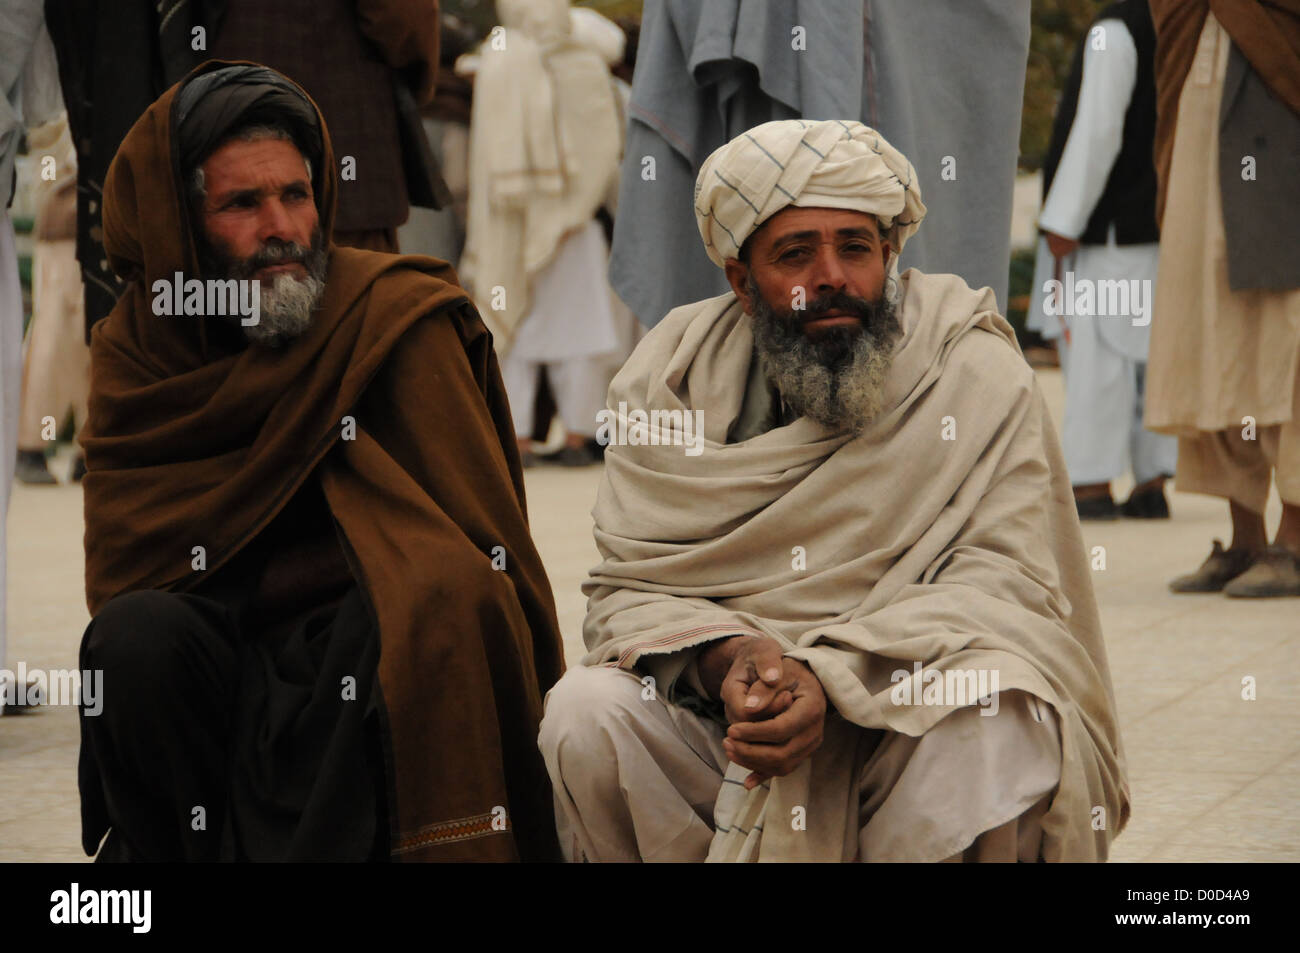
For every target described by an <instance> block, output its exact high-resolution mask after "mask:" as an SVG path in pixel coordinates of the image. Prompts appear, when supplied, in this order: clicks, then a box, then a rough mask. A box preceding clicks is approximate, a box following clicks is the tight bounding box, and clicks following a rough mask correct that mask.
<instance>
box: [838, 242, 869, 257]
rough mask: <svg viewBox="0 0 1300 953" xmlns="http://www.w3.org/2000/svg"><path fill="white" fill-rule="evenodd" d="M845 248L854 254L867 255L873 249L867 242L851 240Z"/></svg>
mask: <svg viewBox="0 0 1300 953" xmlns="http://www.w3.org/2000/svg"><path fill="white" fill-rule="evenodd" d="M844 250H845V251H846V252H850V253H852V254H854V255H865V254H868V253H869V252H870V251H871V246H870V245H868V244H866V243H865V242H851V243H850V244H848V245H845V246H844Z"/></svg>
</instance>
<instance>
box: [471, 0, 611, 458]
mask: <svg viewBox="0 0 1300 953" xmlns="http://www.w3.org/2000/svg"><path fill="white" fill-rule="evenodd" d="M497 11H498V13H499V14H500V16H501V23H502V25H503V26H504V28H505V30H504V33H500V34H498V33H494V34H492V35H490V36H489V37H488V39H487V40H486V41H485V42H484V43H483V44H482V46H481V47H480V49H479V53H478V54H477V55H476V63H475V62H474V61H471V64H472V65H473V67H474V68H475V69H476V73H475V78H474V108H473V118H472V121H471V128H470V181H469V193H470V194H469V227H468V231H467V235H466V242H465V252H464V256H463V257H462V259H461V267H460V275H461V278H462V280H463V281H464V282H465V285H466V287H467V288H468V289H469V290H470V292H471V294H473V296H474V299H475V301H476V302H477V304H478V306H479V310H480V312H481V313H482V315H483V319H484V321H485V322H486V323H487V324H488V327H489V328H490V330H491V331H492V335H493V340H494V344H495V347H496V350H497V353H498V355H500V356H501V374H502V377H503V378H504V380H505V384H506V390H507V392H508V393H509V394H510V406H511V411H512V414H513V417H514V424H515V433H516V436H517V438H518V440H519V447H520V451H521V453H522V454H523V455H524V460H525V465H528V464H530V463H531V462H532V453H531V449H532V441H531V434H532V432H533V419H532V418H533V413H532V411H533V396H534V394H535V392H536V389H537V383H538V379H539V374H540V370H541V368H542V367H545V368H546V369H547V372H548V376H549V380H550V385H551V389H552V391H553V392H554V395H555V403H556V405H557V408H558V410H559V415H560V418H561V420H562V421H563V423H564V427H565V430H566V432H567V433H566V438H565V440H566V442H565V447H564V448H563V449H562V450H561V451H560V454H559V462H560V463H563V464H566V465H574V466H580V465H584V464H588V463H595V462H597V461H598V460H599V457H598V456H597V455H596V453H595V452H594V451H593V450H592V449H590V448H589V447H587V446H586V444H587V442H588V440H590V439H591V438H592V436H593V435H594V433H595V431H596V414H597V413H599V412H600V411H601V410H602V409H603V408H604V406H605V392H606V390H607V389H608V387H609V381H610V378H611V377H612V376H613V372H614V370H615V369H616V367H617V364H618V363H620V362H621V361H622V358H624V357H626V355H627V353H628V351H629V350H630V334H629V333H628V332H629V331H630V328H629V327H627V325H629V324H630V319H626V318H625V313H624V312H623V311H622V309H621V308H620V306H619V303H618V302H617V300H616V299H615V298H614V295H613V292H612V291H611V289H610V286H609V282H608V279H607V278H606V277H605V270H606V267H607V264H608V260H609V259H608V255H609V252H608V248H607V246H606V244H605V236H604V232H603V230H602V228H601V225H600V223H599V221H597V219H596V213H597V210H598V209H600V207H601V206H602V205H604V204H605V203H606V202H607V201H608V200H609V198H610V192H611V189H612V187H613V184H614V182H615V181H616V177H617V175H618V162H619V156H620V154H621V151H622V145H623V135H622V129H621V125H620V112H619V106H618V99H617V94H616V92H615V88H614V85H613V78H612V77H611V76H610V72H609V63H610V62H616V61H618V60H619V59H620V58H621V56H622V52H623V46H622V43H623V34H622V31H621V30H619V29H618V27H617V26H615V25H614V24H613V23H612V22H610V21H608V20H604V19H603V18H601V22H603V23H604V24H606V25H607V26H608V30H607V31H603V33H602V35H605V36H608V37H609V38H610V40H612V42H613V48H611V49H610V50H608V51H607V55H606V57H605V58H602V56H601V55H599V54H598V53H597V52H595V50H594V49H593V45H592V43H591V42H590V41H584V40H583V39H581V38H580V37H579V35H578V34H577V33H575V30H574V26H573V23H574V20H573V18H571V15H570V10H569V4H568V0H497ZM583 13H584V17H583V20H585V21H586V22H585V24H584V25H583V27H582V31H583V33H584V35H585V34H586V33H587V32H588V31H592V30H595V29H596V27H597V24H595V23H593V22H592V20H591V18H592V17H593V16H595V14H592V13H591V12H590V11H583ZM598 32H599V31H598Z"/></svg>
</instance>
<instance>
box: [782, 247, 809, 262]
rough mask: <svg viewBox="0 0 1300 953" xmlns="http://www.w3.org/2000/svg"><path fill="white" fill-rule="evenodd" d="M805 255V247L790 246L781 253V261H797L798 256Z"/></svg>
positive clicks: (803, 256)
mask: <svg viewBox="0 0 1300 953" xmlns="http://www.w3.org/2000/svg"><path fill="white" fill-rule="evenodd" d="M807 255H808V249H807V248H791V249H789V250H788V251H785V252H782V253H781V261H798V260H799V259H800V258H805V257H807Z"/></svg>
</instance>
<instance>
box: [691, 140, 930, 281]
mask: <svg viewBox="0 0 1300 953" xmlns="http://www.w3.org/2000/svg"><path fill="white" fill-rule="evenodd" d="M788 205H799V206H804V207H825V208H842V209H851V210H852V211H856V212H867V213H869V214H871V215H874V216H876V218H878V219H879V220H880V224H881V225H882V226H883V227H884V228H886V229H889V230H890V231H891V238H892V242H891V244H892V248H893V251H894V253H895V254H897V253H898V252H900V251H902V248H903V244H904V242H906V241H907V239H908V238H910V237H911V236H912V233H913V232H915V231H916V229H917V227H918V226H919V225H920V224H921V219H922V218H924V217H925V204H924V203H923V202H922V201H921V186H920V184H919V183H918V182H917V180H916V170H914V169H913V168H912V164H911V163H910V162H908V161H907V159H906V157H904V155H903V154H902V153H901V152H899V151H898V150H897V149H895V148H894V147H893V146H891V145H890V144H889V143H888V142H886V141H885V138H884V136H882V135H881V134H880V133H878V132H876V130H874V129H872V128H871V127H870V126H864V125H863V124H862V123H860V122H855V121H852V120H850V121H847V122H845V121H841V120H839V119H828V120H824V121H820V122H815V121H812V120H806V119H787V120H782V121H778V122H765V123H763V125H761V126H755V127H754V128H753V129H751V130H749V131H748V132H744V133H741V134H740V135H739V136H737V137H736V138H735V139H732V140H731V141H730V142H728V143H727V144H726V145H725V146H722V147H721V148H720V149H717V150H716V151H715V152H714V153H713V154H712V155H711V156H709V157H708V159H706V160H705V161H704V165H703V166H701V167H700V175H699V178H697V179H696V180H695V220H696V222H697V223H698V224H699V227H700V235H701V236H702V237H703V238H704V247H705V249H706V250H707V251H708V253H709V258H711V259H712V260H713V263H714V264H715V265H717V266H718V267H719V268H721V267H722V266H723V264H724V262H725V261H726V259H728V258H738V257H740V246H741V245H743V244H744V243H745V239H746V238H748V237H749V236H750V235H751V234H752V233H753V232H754V231H755V230H757V229H758V227H759V226H760V225H762V224H763V223H764V222H766V221H767V220H768V219H769V218H771V217H772V216H773V215H775V214H776V213H777V212H779V211H781V209H783V208H785V207H786V206H788Z"/></svg>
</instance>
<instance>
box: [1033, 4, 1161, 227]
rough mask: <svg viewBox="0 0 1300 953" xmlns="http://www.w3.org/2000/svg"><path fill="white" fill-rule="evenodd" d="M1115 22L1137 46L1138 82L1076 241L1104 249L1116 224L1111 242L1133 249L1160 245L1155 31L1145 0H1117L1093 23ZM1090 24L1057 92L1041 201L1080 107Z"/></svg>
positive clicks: (1049, 186)
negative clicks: (1120, 135) (1103, 184)
mask: <svg viewBox="0 0 1300 953" xmlns="http://www.w3.org/2000/svg"><path fill="white" fill-rule="evenodd" d="M1102 20H1120V21H1122V22H1123V24H1124V25H1125V26H1126V27H1128V31H1129V33H1130V34H1131V35H1132V37H1133V44H1134V46H1136V47H1137V81H1136V82H1135V83H1134V85H1133V96H1132V98H1131V99H1130V100H1129V105H1128V110H1127V111H1126V112H1125V114H1124V139H1123V144H1122V145H1121V146H1120V150H1119V155H1118V156H1116V157H1115V164H1114V165H1113V166H1112V167H1111V170H1110V176H1109V178H1107V179H1106V188H1105V190H1104V191H1103V192H1102V193H1101V198H1100V199H1098V200H1097V206H1096V207H1095V208H1094V209H1093V210H1092V215H1091V217H1089V219H1088V227H1087V228H1086V229H1084V232H1083V234H1082V235H1081V236H1080V237H1079V241H1080V243H1082V244H1084V245H1104V244H1106V236H1107V234H1108V233H1109V231H1110V226H1111V225H1112V224H1113V225H1114V226H1115V241H1116V243H1117V244H1120V245H1138V244H1143V243H1146V242H1154V241H1159V239H1160V230H1159V228H1158V227H1157V225H1156V167H1155V161H1154V159H1153V150H1154V147H1155V132H1156V82H1155V68H1154V64H1155V50H1156V33H1155V27H1154V26H1153V25H1152V23H1151V11H1150V9H1149V8H1148V7H1147V0H1119V2H1118V3H1113V4H1111V5H1110V6H1109V7H1107V8H1106V9H1105V10H1103V11H1102V12H1101V13H1100V14H1099V15H1098V17H1097V19H1096V20H1094V21H1093V23H1092V26H1095V25H1096V24H1097V23H1098V22H1100V21H1102ZM1092 26H1089V28H1088V32H1087V33H1085V34H1084V37H1083V40H1082V42H1080V44H1079V46H1078V48H1077V49H1076V50H1075V53H1074V62H1073V63H1072V65H1071V66H1070V76H1069V79H1067V80H1066V83H1065V89H1064V91H1063V92H1062V93H1061V102H1060V105H1058V106H1057V108H1056V120H1055V122H1054V123H1053V124H1052V140H1051V144H1050V145H1049V146H1048V150H1047V158H1046V160H1045V161H1044V162H1043V198H1044V200H1046V198H1047V192H1048V190H1049V189H1050V188H1051V187H1052V179H1053V178H1055V176H1056V168H1057V166H1058V165H1059V164H1060V162H1061V153H1062V152H1064V151H1065V142H1066V139H1067V138H1068V137H1069V135H1070V128H1071V126H1073V125H1074V114H1075V110H1076V109H1078V106H1079V87H1080V85H1081V84H1082V82H1083V55H1084V51H1085V49H1086V48H1087V46H1088V44H1089V43H1091V42H1092Z"/></svg>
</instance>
